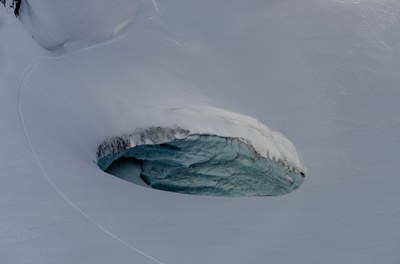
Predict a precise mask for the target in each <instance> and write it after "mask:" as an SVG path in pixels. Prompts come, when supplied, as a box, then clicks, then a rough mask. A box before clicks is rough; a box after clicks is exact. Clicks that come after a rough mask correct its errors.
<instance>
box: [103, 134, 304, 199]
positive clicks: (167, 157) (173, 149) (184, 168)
mask: <svg viewBox="0 0 400 264" xmlns="http://www.w3.org/2000/svg"><path fill="white" fill-rule="evenodd" d="M108 164H111V165H110V166H108ZM99 166H100V168H102V169H103V170H106V171H107V172H109V173H111V174H114V175H115V176H117V177H120V178H122V179H124V180H127V181H130V182H133V183H136V184H142V185H143V182H144V183H145V184H147V185H148V186H150V187H152V188H155V189H159V190H165V191H170V192H178V193H184V194H195V195H213V196H275V195H283V194H287V193H290V192H291V191H293V190H295V189H297V188H298V187H299V186H300V185H301V183H302V182H303V180H304V174H303V173H301V172H299V171H298V170H296V169H292V168H290V167H288V166H285V164H284V163H283V162H280V161H276V160H274V159H270V158H266V157H262V156H260V155H259V154H258V153H257V152H256V151H255V150H254V148H253V147H252V146H251V145H250V144H249V143H248V142H247V141H245V140H243V139H239V138H229V137H220V136H215V135H189V136H187V137H186V138H184V139H174V140H171V141H169V142H166V143H162V144H144V145H137V146H134V147H131V148H128V149H126V150H125V151H122V152H119V153H116V154H112V155H107V156H105V157H103V158H102V159H100V160H99ZM105 166H108V167H105ZM116 167H117V168H116ZM129 167H131V168H132V169H129ZM130 174H131V175H130ZM140 179H141V180H142V181H143V182H142V183H140Z"/></svg>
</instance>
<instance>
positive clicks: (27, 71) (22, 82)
mask: <svg viewBox="0 0 400 264" xmlns="http://www.w3.org/2000/svg"><path fill="white" fill-rule="evenodd" d="M151 1H152V3H153V5H154V8H155V10H156V12H158V10H159V7H158V5H157V3H156V2H155V1H154V0H151ZM127 27H128V26H127ZM127 27H125V28H127ZM127 34H128V32H124V33H123V34H122V33H119V34H117V35H116V36H114V37H112V38H111V39H109V40H106V41H104V42H100V43H97V44H94V45H91V46H87V47H84V48H81V49H79V50H76V51H73V52H70V53H67V54H63V55H61V56H39V57H36V58H35V59H34V60H33V61H32V63H31V64H30V65H29V66H28V67H27V68H25V70H24V71H23V74H22V77H21V79H20V81H19V84H18V95H17V104H18V114H19V119H20V122H21V126H22V129H23V132H24V136H25V139H26V141H27V143H28V145H29V149H30V151H31V153H32V155H33V157H34V159H35V162H36V164H37V166H38V168H39V170H40V171H41V174H42V175H43V177H44V178H45V180H46V181H47V182H48V183H49V185H50V186H51V187H52V188H53V189H54V190H55V191H56V192H57V193H58V194H59V195H60V196H61V197H62V198H63V199H64V200H65V201H66V202H67V204H69V205H70V206H71V207H72V208H73V209H75V210H76V211H77V212H78V213H79V214H81V215H82V216H83V217H84V218H86V219H87V220H88V221H90V222H91V223H93V224H94V225H95V226H96V227H98V228H99V229H100V230H101V231H102V232H104V233H106V234H107V235H109V236H110V237H112V238H113V239H115V240H117V241H118V242H120V243H121V244H123V245H124V246H126V247H128V248H130V249H131V250H133V251H135V252H137V253H139V254H140V255H142V256H144V257H146V258H147V259H149V260H151V261H153V262H154V263H158V264H164V262H162V261H160V260H158V259H156V258H155V257H153V256H151V255H150V254H148V253H146V252H144V251H142V250H140V249H139V248H137V247H135V246H133V245H131V244H129V243H128V242H126V241H125V240H123V239H121V238H120V237H118V236H117V235H116V234H114V233H113V232H111V231H110V230H109V229H107V228H106V227H104V226H103V225H102V224H100V223H99V222H98V221H96V220H95V219H94V218H93V217H91V216H90V215H88V214H87V213H86V212H84V211H83V210H82V209H81V208H80V207H79V206H78V205H77V204H76V203H74V202H73V201H72V200H71V199H70V198H69V197H68V196H67V195H66V194H65V193H64V192H63V191H62V190H61V189H60V188H59V187H58V186H57V184H56V183H55V182H54V181H53V180H52V179H51V177H50V176H49V175H48V173H47V172H46V170H45V169H44V168H43V165H42V163H41V162H40V160H39V157H38V155H37V154H36V151H35V149H34V147H33V145H32V141H31V139H30V136H29V133H28V129H27V127H26V125H25V121H24V116H23V113H22V105H21V95H22V93H23V91H24V89H23V87H24V85H25V81H26V79H27V78H28V77H29V76H30V75H31V74H32V72H33V71H34V70H35V68H36V66H37V64H38V63H39V62H40V61H41V60H43V59H54V60H57V59H63V58H66V57H69V56H72V55H75V54H78V53H82V52H85V51H88V50H92V49H95V48H98V47H102V46H106V45H110V44H113V43H117V42H118V41H120V40H121V39H123V38H124V37H125V36H126V35H127Z"/></svg>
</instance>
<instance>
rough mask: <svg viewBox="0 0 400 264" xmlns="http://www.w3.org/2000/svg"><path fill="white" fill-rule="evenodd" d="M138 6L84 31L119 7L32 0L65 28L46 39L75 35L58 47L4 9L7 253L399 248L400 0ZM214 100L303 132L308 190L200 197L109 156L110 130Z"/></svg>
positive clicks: (1, 230)
mask: <svg viewBox="0 0 400 264" xmlns="http://www.w3.org/2000/svg"><path fill="white" fill-rule="evenodd" d="M61 2H62V3H61ZM122 2H123V1H121V3H122ZM30 3H31V2H30ZM50 3H51V4H52V5H54V6H53V8H51V7H48V6H47V5H46V6H41V5H42V4H50ZM137 3H139V4H138V5H140V6H141V7H140V8H139V9H136V7H134V6H131V5H129V8H132V9H131V10H132V14H134V16H135V20H134V22H133V23H131V24H129V26H127V27H124V28H123V27H119V25H121V24H120V23H121V21H125V19H126V17H130V16H129V15H127V16H125V15H122V16H121V17H119V16H118V15H117V14H118V12H117V11H118V10H119V9H115V10H114V11H112V12H111V11H110V14H111V15H110V18H109V19H110V22H109V23H108V22H104V20H101V21H102V22H103V23H105V24H104V25H102V26H99V27H96V30H94V31H93V32H100V33H93V35H90V34H89V36H88V38H87V39H86V38H85V36H86V33H85V32H87V28H91V27H92V25H93V24H91V23H92V22H93V23H94V21H97V20H96V19H95V18H96V17H97V15H99V17H103V16H104V15H103V14H105V13H106V14H107V10H106V9H107V8H106V7H105V9H101V8H97V5H96V8H93V12H92V13H91V14H92V15H93V16H94V18H93V20H92V19H88V20H87V21H86V20H85V19H84V18H83V17H82V16H89V15H88V14H87V13H86V12H83V11H81V10H78V9H75V5H76V4H74V3H73V2H71V4H67V3H66V2H65V1H64V2H63V1H40V2H39V1H34V4H35V5H37V9H36V10H40V11H37V12H42V13H41V15H40V16H39V17H40V19H39V20H38V21H43V22H41V26H40V27H39V28H40V29H43V30H46V31H47V32H53V33H52V34H55V33H54V32H57V34H56V35H52V36H56V37H55V38H56V41H51V42H49V43H50V44H51V45H45V44H44V42H43V41H39V44H41V45H44V46H45V47H46V48H48V47H49V46H52V47H53V46H54V47H56V46H57V45H59V44H60V43H63V42H64V41H65V40H67V39H72V40H73V41H72V42H67V43H65V44H64V45H63V46H59V47H58V48H57V49H56V50H55V51H46V50H44V49H42V48H41V47H40V46H39V45H38V44H37V42H36V41H35V40H33V39H32V38H31V35H30V34H29V33H27V31H25V29H24V28H23V27H22V26H21V24H20V23H19V22H18V21H17V20H15V19H13V18H12V17H10V16H9V15H7V14H6V12H5V10H4V8H3V7H0V77H1V87H0V122H1V124H2V125H1V126H0V135H1V137H0V146H1V151H0V210H1V214H0V245H1V247H0V262H1V263H71V262H73V263H193V262H194V263H200V262H201V263H260V262H269V261H271V262H279V263H398V262H399V260H400V254H399V252H398V249H397V248H398V245H399V243H400V230H399V227H398V223H399V220H398V219H400V207H399V205H398V200H399V198H400V193H399V191H398V189H399V185H400V180H399V178H398V171H399V166H400V165H399V164H400V163H399V158H398V149H399V146H400V142H399V138H398V134H399V132H400V131H399V130H400V116H399V114H398V112H399V106H398V102H397V101H398V98H400V91H399V89H398V85H399V83H400V76H399V74H398V71H399V70H398V69H399V68H400V67H399V66H400V65H399V64H400V54H399V53H400V35H399V32H400V31H399V27H400V25H399V16H400V10H399V8H400V4H399V3H398V2H397V1H389V0H384V1H374V0H365V1H328V0H327V1H316V0H305V1H294V0H293V1H292V0H281V1H261V0H249V1H227V0H226V1H225V0H221V1H211V0H206V1H201V3H200V2H198V1H197V2H196V1H187V0H185V1H184V0H173V1H163V0H158V1H157V2H152V1H143V2H137ZM98 4H99V5H101V4H106V3H105V1H104V3H103V1H98ZM65 5H67V7H68V8H67V10H69V11H68V12H69V13H68V12H66V13H62V12H61V11H58V10H64V8H63V7H64V6H65ZM84 5H90V4H86V3H85V4H84ZM31 6H32V7H33V5H32V3H31ZM122 7H123V5H121V6H120V7H119V8H122ZM45 10H50V11H52V12H51V14H49V13H48V12H50V11H45ZM75 10H76V13H75ZM83 10H84V9H83ZM96 10H97V11H96ZM110 10H111V9H110ZM137 10H139V11H137ZM54 11H57V12H60V13H61V14H60V15H59V16H55V15H54V14H55V13H54ZM80 12H83V13H80ZM128 13H129V14H131V11H129V12H127V13H126V14H128ZM68 14H71V15H74V16H77V17H78V18H79V19H78V20H77V21H80V20H81V21H85V23H84V24H82V27H81V26H80V25H79V24H78V25H72V24H70V23H73V22H71V21H70V22H69V21H68V19H69V17H68V16H69V15H68ZM64 15H65V16H64ZM120 18H121V20H119V19H120ZM46 19H48V20H46ZM23 21H24V20H23ZM53 21H55V22H57V23H56V24H55V25H56V26H57V28H51V27H52V26H50V25H48V23H50V22H53ZM122 28H123V29H122ZM60 29H65V31H64V30H60ZM102 29H104V31H103V30H102ZM114 29H117V30H116V31H114ZM119 29H122V30H119ZM28 30H31V29H28ZM59 30H60V31H59ZM97 30H99V31H97ZM31 32H33V31H31ZM110 32H111V33H110ZM112 32H114V33H112ZM39 38H40V37H39ZM36 39H37V38H36ZM43 39H46V38H43ZM95 40H96V41H95ZM210 98H211V99H210ZM211 106H212V107H211ZM214 106H217V107H222V108H227V109H230V110H233V111H235V112H240V113H245V114H249V115H251V116H254V117H256V118H257V119H258V120H260V121H261V122H262V123H266V124H268V125H269V126H271V127H272V128H274V129H276V130H279V131H281V132H283V133H284V134H285V135H287V136H288V137H289V138H290V139H291V140H292V141H293V142H294V143H295V145H296V147H297V149H298V150H299V151H300V153H301V154H302V156H303V158H304V163H305V164H306V165H307V168H308V174H309V177H308V178H307V179H306V181H305V182H304V184H303V185H302V187H301V188H299V189H298V190H297V191H296V192H294V193H292V194H290V195H287V196H281V197H276V198H235V199H232V198H222V197H199V196H186V195H180V194H175V193H168V192H161V191H157V190H152V189H147V188H143V187H141V186H137V185H133V184H129V183H127V182H124V181H121V180H119V179H117V178H115V177H112V176H110V175H107V174H105V173H104V172H102V171H101V170H100V169H99V168H98V167H97V166H96V164H95V161H96V156H95V155H96V148H97V146H98V144H99V143H100V142H101V141H102V140H103V139H104V138H106V137H109V136H114V135H121V134H123V133H129V132H131V131H133V130H134V129H135V128H137V127H147V126H151V125H154V123H157V124H159V125H167V124H168V123H170V122H172V121H173V122H188V121H185V120H187V118H186V119H185V118H183V119H182V116H185V115H179V114H178V115H177V114H174V113H175V112H180V113H181V112H182V113H187V112H189V113H190V112H196V111H203V112H206V113H209V114H210V115H211V113H212V111H208V109H215V108H213V107H214ZM186 116H189V117H190V116H191V114H187V115H186ZM195 120H196V123H195V124H193V125H196V124H197V126H198V128H199V129H212V128H214V127H215V125H217V124H216V123H211V124H209V126H210V127H209V128H204V124H207V121H208V120H207V119H205V120H199V121H198V120H197V119H195Z"/></svg>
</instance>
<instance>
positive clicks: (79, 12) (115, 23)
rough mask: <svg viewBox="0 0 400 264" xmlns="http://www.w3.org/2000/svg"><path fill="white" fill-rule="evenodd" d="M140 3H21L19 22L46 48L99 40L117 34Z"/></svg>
mask: <svg viewBox="0 0 400 264" xmlns="http://www.w3.org/2000/svg"><path fill="white" fill-rule="evenodd" d="M140 2H141V1H126V0H115V1H76V0H74V1H60V0H58V1H53V0H37V1H23V2H22V4H21V9H20V19H21V21H22V23H23V24H24V25H25V27H26V28H27V30H28V31H29V32H30V33H31V35H32V37H33V38H34V39H36V41H37V42H38V43H39V44H41V45H42V46H43V47H44V48H46V49H55V48H57V47H59V46H61V45H63V44H64V43H66V42H73V41H82V40H83V41H98V40H102V39H106V38H110V37H113V36H115V35H116V34H118V33H119V32H120V31H121V30H122V29H123V28H125V27H126V26H128V25H129V24H131V23H132V22H133V21H134V19H135V18H136V16H137V14H138V10H139V9H140Z"/></svg>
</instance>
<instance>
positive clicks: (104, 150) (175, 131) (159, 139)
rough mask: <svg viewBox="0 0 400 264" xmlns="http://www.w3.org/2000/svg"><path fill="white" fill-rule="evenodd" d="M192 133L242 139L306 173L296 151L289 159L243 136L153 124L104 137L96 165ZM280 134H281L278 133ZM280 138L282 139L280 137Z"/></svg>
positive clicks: (274, 158)
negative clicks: (153, 125) (130, 150)
mask: <svg viewBox="0 0 400 264" xmlns="http://www.w3.org/2000/svg"><path fill="white" fill-rule="evenodd" d="M192 135H214V136H218V137H224V138H237V139H238V140H240V141H242V142H243V143H245V144H246V145H248V146H249V147H251V148H252V149H254V152H255V153H256V154H258V155H260V156H261V157H264V158H268V159H271V160H274V161H276V162H278V163H281V164H282V166H284V167H285V168H288V169H289V170H290V171H292V170H297V171H299V172H300V173H301V174H302V175H304V176H305V174H306V168H305V167H304V166H303V164H302V163H301V162H300V158H299V157H298V155H297V152H295V153H291V154H292V156H295V157H296V160H291V159H290V158H289V157H286V156H283V155H276V154H275V153H274V152H273V151H269V150H268V149H267V150H266V151H264V153H266V155H263V153H262V152H261V153H260V151H259V149H260V148H257V147H256V146H254V144H252V141H251V140H249V139H245V138H239V137H229V136H223V135H215V134H213V133H209V134H207V133H191V131H189V130H188V129H183V128H180V127H176V128H169V127H160V126H155V127H149V128H147V129H140V130H138V131H137V132H135V133H132V134H128V135H122V136H116V137H111V138H107V139H105V140H104V141H103V142H102V143H101V144H100V145H99V147H98V149H97V153H96V154H97V161H98V165H99V167H100V168H101V169H102V170H106V169H107V168H108V167H109V166H110V165H111V163H112V162H113V161H114V160H117V159H118V158H120V157H122V154H123V152H124V151H126V150H128V149H130V148H133V147H135V146H139V145H155V144H162V143H167V142H170V141H173V140H175V139H185V138H187V137H188V136H192ZM280 135H281V134H280ZM281 137H282V138H283V139H284V140H285V141H286V142H285V143H286V145H287V143H290V144H291V142H290V141H289V140H288V139H286V138H284V137H283V136H282V135H281ZM281 140H282V139H281ZM275 143H276V142H275ZM278 143H279V142H278ZM291 147H292V149H293V151H295V149H294V147H293V145H292V144H291ZM279 154H281V153H279ZM110 156H113V159H107V158H106V157H110Z"/></svg>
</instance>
